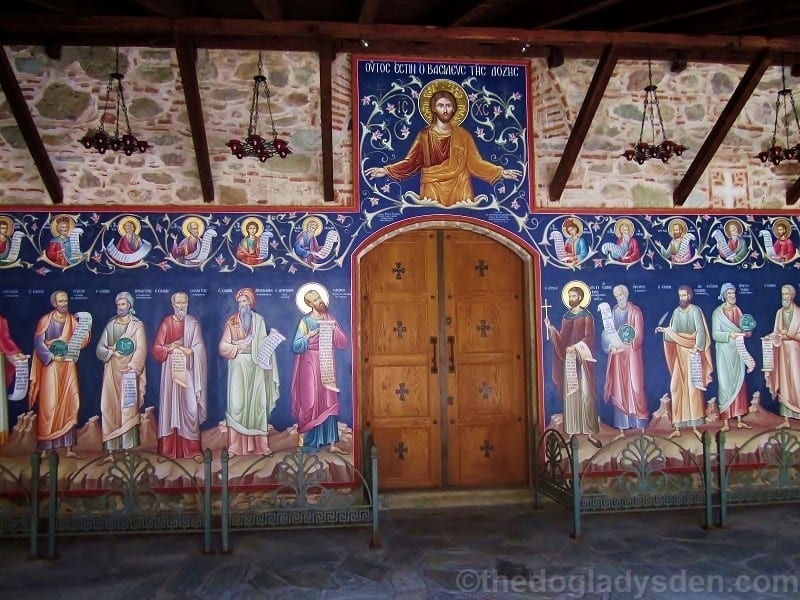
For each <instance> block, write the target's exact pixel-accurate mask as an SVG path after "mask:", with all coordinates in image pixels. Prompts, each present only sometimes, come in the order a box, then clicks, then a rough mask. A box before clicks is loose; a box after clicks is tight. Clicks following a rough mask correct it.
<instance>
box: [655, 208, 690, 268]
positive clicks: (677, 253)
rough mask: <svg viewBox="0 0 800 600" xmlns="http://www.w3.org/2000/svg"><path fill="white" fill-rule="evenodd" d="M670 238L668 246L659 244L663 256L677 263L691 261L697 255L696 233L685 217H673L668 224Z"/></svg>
mask: <svg viewBox="0 0 800 600" xmlns="http://www.w3.org/2000/svg"><path fill="white" fill-rule="evenodd" d="M667 229H668V230H669V234H670V236H671V238H672V239H670V241H669V244H668V245H667V246H663V245H661V244H659V247H660V251H661V256H663V257H664V258H666V259H667V260H668V261H670V262H672V263H675V264H685V263H688V262H691V261H692V259H693V258H694V257H695V247H694V234H692V233H691V232H690V231H689V228H688V227H687V225H686V223H685V222H684V220H683V219H678V218H676V219H672V220H671V221H670V222H669V225H668V226H667Z"/></svg>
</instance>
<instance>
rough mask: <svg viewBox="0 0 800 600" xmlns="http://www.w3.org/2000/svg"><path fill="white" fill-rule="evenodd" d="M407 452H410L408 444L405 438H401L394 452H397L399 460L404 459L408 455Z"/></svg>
mask: <svg viewBox="0 0 800 600" xmlns="http://www.w3.org/2000/svg"><path fill="white" fill-rule="evenodd" d="M406 452H408V446H406V445H405V443H404V442H403V440H400V441H399V442H398V443H397V448H395V449H394V453H395V454H397V458H398V460H404V459H405V457H406Z"/></svg>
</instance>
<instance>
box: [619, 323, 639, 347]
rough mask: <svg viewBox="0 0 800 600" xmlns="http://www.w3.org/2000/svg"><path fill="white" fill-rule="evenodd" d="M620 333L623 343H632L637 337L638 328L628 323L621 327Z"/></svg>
mask: <svg viewBox="0 0 800 600" xmlns="http://www.w3.org/2000/svg"><path fill="white" fill-rule="evenodd" d="M618 333H619V339H621V340H622V343H623V344H632V343H633V340H634V339H635V338H636V330H635V329H634V328H633V327H631V326H630V325H628V324H627V323H626V324H625V325H623V326H622V327H620V328H619V331H618Z"/></svg>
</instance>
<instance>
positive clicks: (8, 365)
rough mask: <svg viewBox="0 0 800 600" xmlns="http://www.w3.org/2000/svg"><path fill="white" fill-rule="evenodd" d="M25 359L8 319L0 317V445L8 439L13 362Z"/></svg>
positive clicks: (13, 373)
mask: <svg viewBox="0 0 800 600" xmlns="http://www.w3.org/2000/svg"><path fill="white" fill-rule="evenodd" d="M27 359H28V357H27V355H25V354H24V353H23V352H22V351H21V350H20V349H19V346H17V344H16V343H14V340H12V339H11V333H10V332H9V330H8V321H6V320H5V319H4V318H3V317H0V446H2V445H3V444H5V443H6V442H7V441H8V428H9V425H10V424H9V422H8V388H9V387H10V386H11V385H12V384H13V383H14V376H15V374H16V367H15V363H17V362H21V361H23V360H27Z"/></svg>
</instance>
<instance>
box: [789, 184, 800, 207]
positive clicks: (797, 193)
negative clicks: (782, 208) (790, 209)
mask: <svg viewBox="0 0 800 600" xmlns="http://www.w3.org/2000/svg"><path fill="white" fill-rule="evenodd" d="M798 200H800V179H798V180H797V181H795V182H794V183H793V184H792V187H790V188H789V189H788V190H786V204H787V205H789V206H792V205H794V204H797V201H798Z"/></svg>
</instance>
